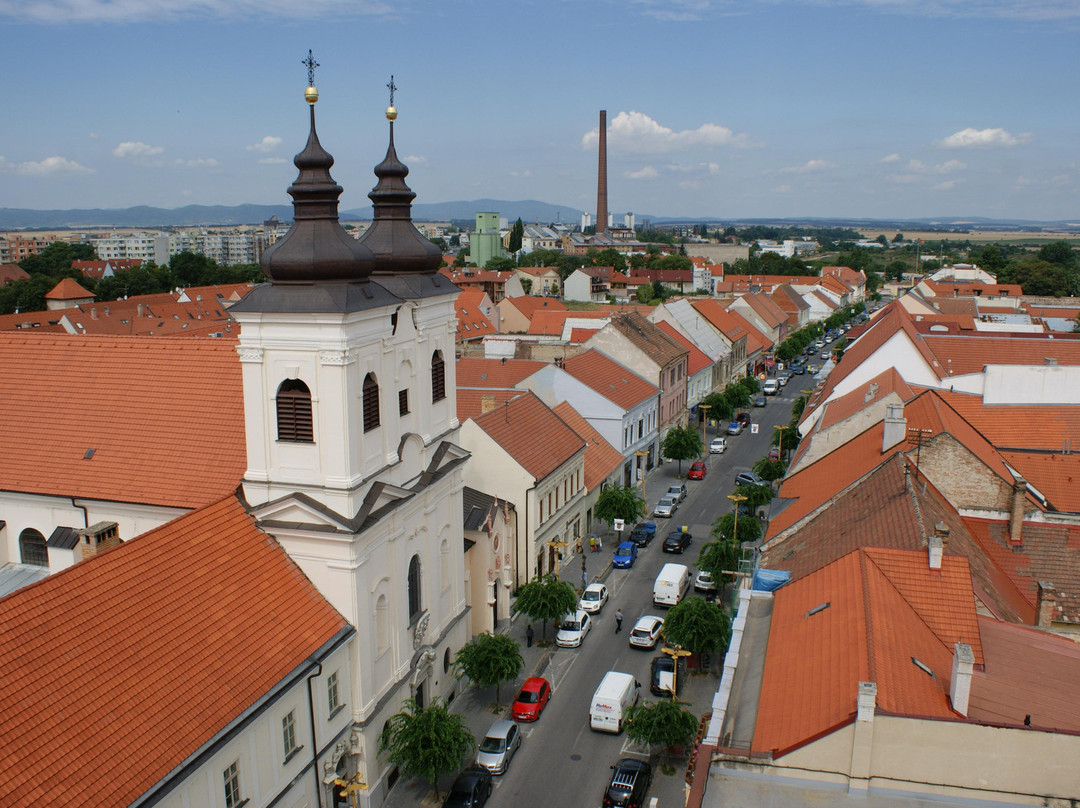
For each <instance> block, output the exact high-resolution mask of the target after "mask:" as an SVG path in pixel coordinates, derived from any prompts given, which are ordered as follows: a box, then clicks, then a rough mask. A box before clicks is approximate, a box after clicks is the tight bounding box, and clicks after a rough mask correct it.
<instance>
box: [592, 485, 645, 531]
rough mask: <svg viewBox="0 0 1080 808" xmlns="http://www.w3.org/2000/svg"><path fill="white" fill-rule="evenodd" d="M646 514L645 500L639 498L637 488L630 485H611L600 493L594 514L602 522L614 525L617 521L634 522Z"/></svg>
mask: <svg viewBox="0 0 1080 808" xmlns="http://www.w3.org/2000/svg"><path fill="white" fill-rule="evenodd" d="M644 512H645V500H643V499H642V498H641V497H640V496H638V492H637V489H636V488H632V487H630V486H628V485H611V486H608V487H607V488H605V489H604V490H603V491H601V492H600V496H599V497H597V499H596V509H595V510H594V511H593V514H594V515H595V516H596V518H597V519H599V520H600V521H601V522H607V523H608V525H611V524H614V522H615V520H616V519H623V520H625V521H627V522H633V521H634V520H635V519H637V518H638V517H639V516H641V514H643V513H644Z"/></svg>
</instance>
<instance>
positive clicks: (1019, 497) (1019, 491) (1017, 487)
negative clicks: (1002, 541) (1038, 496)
mask: <svg viewBox="0 0 1080 808" xmlns="http://www.w3.org/2000/svg"><path fill="white" fill-rule="evenodd" d="M1026 504H1027V481H1026V480H1025V479H1024V478H1023V477H1017V478H1016V480H1015V481H1014V482H1013V499H1012V511H1011V512H1010V514H1009V544H1011V545H1014V546H1019V545H1020V543H1021V542H1022V541H1023V537H1022V531H1023V527H1024V505H1026Z"/></svg>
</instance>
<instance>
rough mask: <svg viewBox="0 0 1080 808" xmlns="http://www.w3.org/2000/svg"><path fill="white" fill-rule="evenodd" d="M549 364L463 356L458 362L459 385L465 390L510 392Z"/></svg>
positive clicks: (528, 360)
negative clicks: (501, 390)
mask: <svg viewBox="0 0 1080 808" xmlns="http://www.w3.org/2000/svg"><path fill="white" fill-rule="evenodd" d="M548 364H549V363H547V362H540V361H538V360H535V359H505V360H504V359H484V358H483V357H479V356H463V357H461V358H460V359H459V360H457V368H456V369H457V385H458V389H459V390H461V389H463V388H470V387H476V388H484V389H504V390H509V389H510V388H512V387H514V386H515V385H516V384H518V383H519V382H520V381H521V380H522V379H525V378H527V377H528V376H532V375H533V374H534V373H536V371H538V370H542V369H543V368H545V367H547V366H548Z"/></svg>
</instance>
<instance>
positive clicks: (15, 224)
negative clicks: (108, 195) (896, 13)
mask: <svg viewBox="0 0 1080 808" xmlns="http://www.w3.org/2000/svg"><path fill="white" fill-rule="evenodd" d="M479 211H493V212H496V213H498V214H499V215H500V216H502V217H504V218H505V219H507V220H508V221H511V222H513V221H515V220H516V219H518V218H520V219H521V220H522V221H523V222H526V223H529V224H531V223H537V222H538V223H541V224H549V223H552V222H561V223H563V224H577V223H579V222H580V221H581V211H580V210H578V209H577V208H571V207H568V206H566V205H552V204H550V203H547V202H538V201H536V200H534V199H526V200H521V201H516V202H515V201H508V200H505V199H474V200H472V201H460V202H438V203H428V204H418V205H413V219H415V220H416V221H418V222H422V221H428V222H446V221H449V220H451V219H468V220H472V219H474V218H475V215H476V213H477V212H479ZM292 213H293V211H292V206H291V205H233V206H226V205H187V206H185V207H182V208H153V207H148V206H145V205H140V206H138V207H133V208H115V209H100V208H97V209H88V210H30V209H26V208H0V230H78V229H81V228H91V227H140V228H157V227H199V226H205V227H232V226H236V225H254V224H261V223H262V222H264V221H266V220H267V219H269V218H271V217H272V216H276V217H277V218H278V219H280V220H282V221H292ZM341 218H342V220H344V221H363V220H367V219H370V218H371V208H370V207H366V208H354V209H352V210H346V211H342V212H341ZM645 220H649V221H650V222H652V223H653V224H672V223H681V224H702V223H708V224H718V223H721V222H722V223H723V224H725V225H729V224H730V225H751V224H760V225H782V226H798V225H802V226H805V227H852V228H855V229H876V230H889V229H896V230H903V229H912V230H914V229H920V230H929V229H941V230H953V229H957V230H1023V231H1038V230H1052V231H1056V232H1069V231H1072V232H1080V222H1077V221H1071V222H1070V221H1032V220H1025V219H988V218H984V217H979V216H966V217H965V216H940V217H928V218H919V219H858V218H843V217H835V218H826V217H804V218H788V219H780V218H775V219H765V218H753V219H750V218H746V219H741V218H723V219H719V218H711V217H698V218H689V217H685V218H679V217H663V216H654V215H647V214H640V213H639V214H637V221H638V223H639V224H641V223H642V222H643V221H645Z"/></svg>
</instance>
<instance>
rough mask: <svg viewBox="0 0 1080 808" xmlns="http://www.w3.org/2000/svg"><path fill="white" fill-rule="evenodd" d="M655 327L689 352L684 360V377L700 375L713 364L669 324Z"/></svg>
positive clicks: (663, 322)
mask: <svg viewBox="0 0 1080 808" xmlns="http://www.w3.org/2000/svg"><path fill="white" fill-rule="evenodd" d="M656 327H657V328H659V329H660V330H661V331H663V332H664V333H665V334H667V335H668V336H669V337H671V338H672V339H673V340H675V341H676V342H677V343H679V344H680V345H681V346H683V347H684V348H686V350H688V351H690V356H689V357H687V360H686V375H687V376H693V375H694V374H695V373H700V372H701V371H703V370H705V369H706V368H711V367H712V365H713V363H712V360H711V359H709V357H708V356H706V355H705V353H704V351H702V350H701V349H700V348H698V347H697V346H696V345H695V344H694V343H692V342H691V341H690V340H688V339H687V338H686V337H684V336H683V335H682V334H680V333H679V331H678V330H677V329H676V328H675V327H674V326H673V325H672V324H671V323H669V322H666V321H662V322H659V323H657V324H656Z"/></svg>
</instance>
